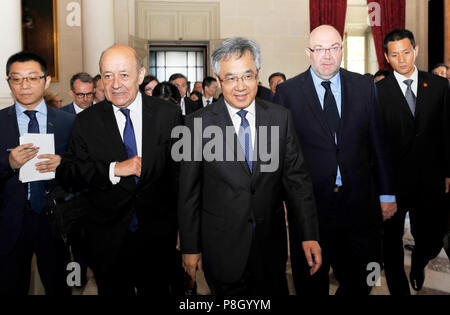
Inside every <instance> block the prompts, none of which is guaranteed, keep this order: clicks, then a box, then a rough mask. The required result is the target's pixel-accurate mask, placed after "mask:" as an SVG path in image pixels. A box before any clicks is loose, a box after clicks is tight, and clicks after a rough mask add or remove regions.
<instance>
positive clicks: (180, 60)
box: [166, 51, 186, 67]
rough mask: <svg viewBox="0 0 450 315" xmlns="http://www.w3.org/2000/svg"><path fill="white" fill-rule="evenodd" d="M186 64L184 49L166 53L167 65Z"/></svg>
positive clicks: (177, 65)
mask: <svg viewBox="0 0 450 315" xmlns="http://www.w3.org/2000/svg"><path fill="white" fill-rule="evenodd" d="M185 64H186V53H185V52H183V51H168V52H167V53H166V66H167V67H179V66H183V65H185Z"/></svg>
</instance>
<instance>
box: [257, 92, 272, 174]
mask: <svg viewBox="0 0 450 315" xmlns="http://www.w3.org/2000/svg"><path fill="white" fill-rule="evenodd" d="M255 113H256V123H255V131H256V137H255V145H254V148H253V159H254V160H253V167H252V168H253V172H252V181H256V180H257V178H258V176H259V175H260V173H261V172H260V171H261V157H260V155H259V149H258V146H259V143H260V142H259V141H260V140H259V139H260V134H259V132H260V127H262V126H264V127H267V134H266V138H267V143H265V144H264V145H265V146H266V148H267V151H268V152H270V151H271V150H272V144H271V142H270V140H271V130H270V126H271V123H270V115H269V113H268V111H267V105H266V104H264V103H263V102H261V101H259V100H256V102H255Z"/></svg>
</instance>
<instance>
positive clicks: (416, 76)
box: [394, 66, 419, 98]
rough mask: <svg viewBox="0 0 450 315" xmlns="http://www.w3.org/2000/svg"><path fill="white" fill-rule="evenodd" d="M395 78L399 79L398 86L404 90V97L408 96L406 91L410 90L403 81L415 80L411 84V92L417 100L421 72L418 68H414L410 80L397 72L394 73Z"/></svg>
mask: <svg viewBox="0 0 450 315" xmlns="http://www.w3.org/2000/svg"><path fill="white" fill-rule="evenodd" d="M394 76H395V78H396V79H397V82H398V85H399V86H400V89H401V90H402V92H403V95H406V90H407V89H408V86H407V85H406V84H405V83H404V82H403V81H405V80H409V79H411V80H413V82H412V84H411V90H412V92H413V93H414V95H415V96H416V98H417V87H418V86H419V82H418V81H419V71H418V70H417V67H416V66H414V73H413V74H412V76H411V77H409V78H407V77H405V76H403V75H401V74H400V73H398V72H397V71H394Z"/></svg>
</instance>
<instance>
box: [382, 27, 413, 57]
mask: <svg viewBox="0 0 450 315" xmlns="http://www.w3.org/2000/svg"><path fill="white" fill-rule="evenodd" d="M405 38H408V39H409V40H410V41H411V45H412V46H413V48H416V41H415V39H414V34H413V33H412V32H411V31H410V30H406V29H399V28H398V29H395V30H393V31H391V32H390V33H389V34H387V35H386V37H385V38H384V43H383V45H384V51H385V52H386V53H388V44H389V43H390V42H397V41H399V40H402V39H405Z"/></svg>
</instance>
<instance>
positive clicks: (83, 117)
mask: <svg viewBox="0 0 450 315" xmlns="http://www.w3.org/2000/svg"><path fill="white" fill-rule="evenodd" d="M100 73H101V76H102V80H103V83H104V87H105V95H106V100H104V101H102V102H100V103H98V104H96V105H95V106H92V107H90V108H88V109H87V110H86V111H84V112H82V113H81V114H79V115H78V116H77V118H76V119H75V123H74V128H73V132H72V140H71V143H70V145H69V148H68V151H67V153H66V154H64V156H63V159H62V162H61V165H60V168H58V171H57V174H56V175H57V178H59V179H61V181H62V182H63V183H64V184H65V185H66V186H68V187H73V188H74V189H75V190H81V189H87V192H86V193H85V196H86V199H87V203H88V210H87V223H86V226H85V228H86V238H87V240H88V244H89V248H88V251H89V253H90V261H91V263H92V267H93V271H94V274H95V278H96V281H97V285H98V290H99V291H98V292H99V294H100V295H135V294H136V290H137V294H138V295H143V294H145V295H148V294H156V295H160V294H162V295H168V294H169V277H168V276H167V275H168V274H170V272H171V269H170V267H171V266H172V265H173V261H174V257H173V256H174V250H173V249H174V247H175V246H176V228H177V227H176V200H175V199H176V198H174V196H176V195H177V186H178V184H177V168H176V164H175V162H173V160H172V158H171V155H170V150H171V131H172V128H173V127H174V126H177V125H178V124H180V123H181V113H180V110H179V107H177V106H175V105H171V104H169V103H167V102H165V101H163V100H160V99H158V98H154V97H150V96H147V95H143V94H142V93H140V92H139V84H141V83H142V81H143V79H144V76H145V68H144V67H143V64H142V60H141V59H140V58H139V56H138V55H137V53H136V51H135V50H134V49H132V48H131V47H129V46H123V45H115V46H112V47H110V48H109V49H107V50H106V51H105V52H103V54H102V56H101V59H100Z"/></svg>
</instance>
